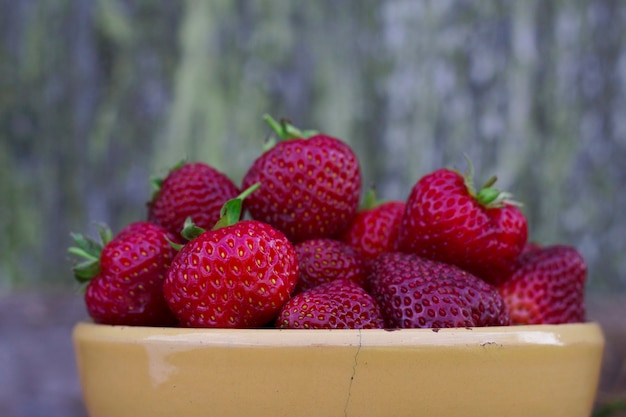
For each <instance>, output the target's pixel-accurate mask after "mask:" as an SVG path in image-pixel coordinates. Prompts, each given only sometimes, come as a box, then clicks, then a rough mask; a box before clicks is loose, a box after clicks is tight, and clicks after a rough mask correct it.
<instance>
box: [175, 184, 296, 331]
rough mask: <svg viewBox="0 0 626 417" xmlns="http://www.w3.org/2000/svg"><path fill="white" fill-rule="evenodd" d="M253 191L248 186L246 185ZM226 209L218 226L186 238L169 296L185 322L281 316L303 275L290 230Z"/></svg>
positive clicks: (243, 324) (239, 322)
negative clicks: (192, 237) (225, 219)
mask: <svg viewBox="0 0 626 417" xmlns="http://www.w3.org/2000/svg"><path fill="white" fill-rule="evenodd" d="M247 191H248V190H247ZM242 198H243V197H240V198H236V199H233V200H230V201H229V202H228V203H227V207H228V206H229V205H231V203H237V204H236V205H235V206H237V207H236V210H235V212H236V214H233V213H232V212H231V210H230V208H226V209H225V210H223V212H224V214H225V216H224V217H223V219H224V218H227V217H230V219H231V220H232V221H235V223H234V224H229V223H230V221H228V222H222V220H220V222H219V223H218V224H217V225H216V227H217V228H214V229H213V230H209V231H203V232H202V233H201V234H200V235H198V236H197V237H195V238H194V239H193V240H191V241H190V242H188V243H187V244H185V245H184V246H183V247H182V248H181V249H180V252H178V254H177V255H176V257H175V258H174V261H173V262H172V266H171V267H170V269H169V271H168V273H167V277H166V279H165V285H164V292H165V298H166V300H167V302H168V304H169V306H170V308H171V309H172V311H173V312H174V314H175V315H176V317H177V318H178V319H179V321H180V323H181V325H183V326H186V327H228V328H251V327H259V326H263V325H265V324H266V323H268V322H270V321H271V320H273V319H274V318H275V317H276V314H277V313H278V312H279V310H280V308H281V307H282V306H283V304H284V303H285V302H286V301H287V300H288V298H289V296H290V294H291V292H292V291H293V289H294V287H295V284H296V280H297V278H298V260H297V257H296V251H295V249H294V247H293V245H292V244H291V243H290V242H289V241H288V240H287V238H286V237H285V235H283V234H282V233H281V232H280V231H278V230H276V229H274V228H273V227H271V226H270V225H268V224H266V223H262V222H259V221H256V220H243V221H239V222H237V220H238V219H239V214H240V213H239V212H240V209H241V199H242Z"/></svg>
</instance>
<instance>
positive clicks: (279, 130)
mask: <svg viewBox="0 0 626 417" xmlns="http://www.w3.org/2000/svg"><path fill="white" fill-rule="evenodd" d="M263 120H264V121H265V122H266V123H267V124H268V125H269V126H270V127H271V128H272V130H273V131H274V133H276V134H277V135H278V137H279V138H280V139H282V140H289V139H308V138H310V137H311V136H315V135H317V134H318V132H317V131H316V130H300V129H298V128H297V127H295V126H294V125H292V124H290V123H289V122H287V121H286V120H285V119H281V120H280V122H278V121H276V120H275V119H274V118H273V117H272V116H270V115H269V114H264V115H263Z"/></svg>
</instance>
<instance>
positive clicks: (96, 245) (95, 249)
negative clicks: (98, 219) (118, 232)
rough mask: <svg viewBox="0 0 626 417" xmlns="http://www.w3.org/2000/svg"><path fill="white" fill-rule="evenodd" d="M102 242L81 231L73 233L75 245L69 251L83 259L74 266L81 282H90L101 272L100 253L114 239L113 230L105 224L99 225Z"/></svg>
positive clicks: (76, 276) (75, 275)
mask: <svg viewBox="0 0 626 417" xmlns="http://www.w3.org/2000/svg"><path fill="white" fill-rule="evenodd" d="M98 235H99V237H100V242H98V241H96V240H93V239H91V238H88V237H86V236H85V235H83V234H81V233H72V234H71V236H72V240H73V241H74V245H75V246H72V247H70V248H68V250H67V251H68V253H70V254H71V255H74V256H77V257H78V258H81V259H83V261H82V262H79V263H77V264H76V265H74V267H72V271H73V272H74V277H75V278H76V280H77V281H78V282H80V283H85V282H89V280H91V279H92V278H93V277H95V276H96V275H98V273H100V255H101V254H102V248H104V245H106V244H107V243H109V242H110V241H111V239H113V232H112V231H111V229H110V228H108V227H107V226H105V225H101V224H99V225H98Z"/></svg>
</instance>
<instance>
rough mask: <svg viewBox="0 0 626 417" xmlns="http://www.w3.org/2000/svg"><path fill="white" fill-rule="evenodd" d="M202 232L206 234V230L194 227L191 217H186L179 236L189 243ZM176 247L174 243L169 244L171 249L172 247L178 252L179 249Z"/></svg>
mask: <svg viewBox="0 0 626 417" xmlns="http://www.w3.org/2000/svg"><path fill="white" fill-rule="evenodd" d="M204 232H206V230H204V229H203V228H202V227H200V226H198V225H196V224H195V223H194V222H193V220H192V219H191V217H187V218H186V219H185V223H183V230H182V231H181V232H180V235H181V236H182V237H183V238H184V239H186V240H189V241H191V240H194V239H195V238H197V237H198V236H200V235H201V234H202V233H204ZM176 245H177V244H176V243H174V242H170V246H171V247H173V248H174V249H177V250H180V248H178V247H177V246H176ZM181 247H182V246H181Z"/></svg>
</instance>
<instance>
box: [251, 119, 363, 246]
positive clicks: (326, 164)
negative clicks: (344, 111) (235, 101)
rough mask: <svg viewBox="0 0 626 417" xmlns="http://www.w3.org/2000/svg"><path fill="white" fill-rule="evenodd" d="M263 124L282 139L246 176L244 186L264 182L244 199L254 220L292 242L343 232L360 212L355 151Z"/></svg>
mask: <svg viewBox="0 0 626 417" xmlns="http://www.w3.org/2000/svg"><path fill="white" fill-rule="evenodd" d="M265 120H266V121H267V122H268V123H269V124H270V125H271V126H272V127H273V128H274V129H275V130H276V132H277V133H278V134H279V135H280V137H281V138H282V139H284V140H282V141H280V142H278V143H277V144H276V145H275V146H273V147H272V148H271V149H269V150H267V151H265V152H264V153H263V154H262V155H261V156H259V157H258V158H257V159H256V160H255V161H254V163H253V164H252V165H251V167H250V168H249V170H248V172H247V173H246V174H245V176H244V178H243V185H242V188H247V187H249V186H250V185H251V184H254V183H257V182H261V183H262V186H261V189H260V190H259V191H258V192H256V193H254V194H253V195H251V196H250V198H248V199H247V200H246V207H247V209H248V211H249V212H250V214H251V216H252V218H254V219H256V220H260V221H262V222H265V223H268V224H270V225H272V226H274V227H275V228H277V229H279V230H280V231H282V232H283V233H284V234H285V235H286V236H287V237H288V238H289V240H290V241H291V242H292V243H294V244H295V243H299V242H302V241H304V240H309V239H315V238H323V237H333V236H335V235H337V234H339V233H341V232H342V231H343V230H344V229H345V228H346V227H347V226H348V224H349V222H350V221H351V220H352V218H353V217H354V215H355V214H356V211H357V209H358V204H359V198H360V193H361V171H360V167H359V161H358V159H357V157H356V155H355V154H354V152H353V151H352V149H351V148H350V147H349V146H348V145H347V144H345V143H344V142H342V141H340V140H339V139H336V138H334V137H331V136H328V135H324V134H318V133H314V134H313V133H311V132H301V131H299V130H298V129H296V128H295V127H293V126H292V125H290V124H288V123H286V122H284V121H283V122H282V123H278V122H276V121H274V120H273V119H272V118H271V117H269V116H265Z"/></svg>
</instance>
